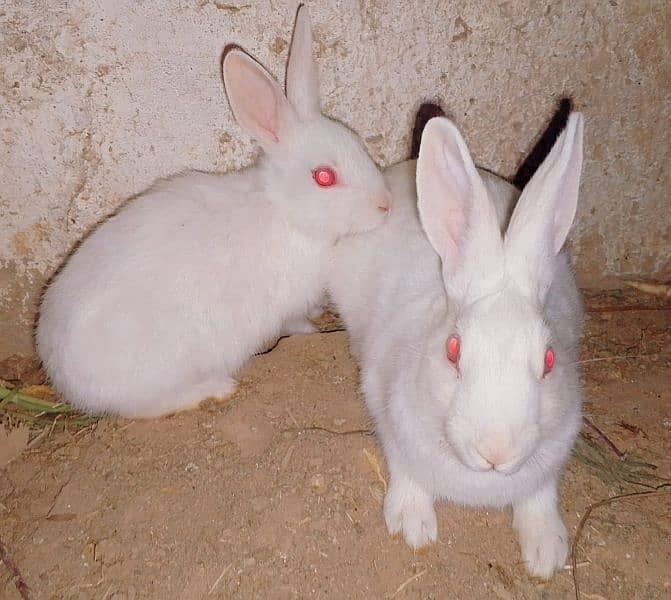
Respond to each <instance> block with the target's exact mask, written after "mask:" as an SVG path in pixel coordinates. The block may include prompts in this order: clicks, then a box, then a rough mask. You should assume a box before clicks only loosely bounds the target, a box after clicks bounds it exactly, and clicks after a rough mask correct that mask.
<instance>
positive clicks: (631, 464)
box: [573, 432, 669, 488]
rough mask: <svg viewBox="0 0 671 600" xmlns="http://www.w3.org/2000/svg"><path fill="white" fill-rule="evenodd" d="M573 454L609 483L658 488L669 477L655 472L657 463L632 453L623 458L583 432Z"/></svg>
mask: <svg viewBox="0 0 671 600" xmlns="http://www.w3.org/2000/svg"><path fill="white" fill-rule="evenodd" d="M573 456H574V457H575V458H576V459H577V460H579V461H580V462H581V463H583V464H584V465H587V466H588V467H590V468H591V469H593V470H594V472H595V475H596V476H597V477H598V478H599V479H601V481H603V482H604V483H605V484H607V485H619V486H621V485H623V484H627V483H629V484H634V485H640V486H643V487H647V488H656V487H657V486H659V485H660V484H665V483H668V481H669V480H668V479H665V478H664V477H660V476H659V475H657V474H656V473H655V470H656V469H657V466H656V465H653V464H650V463H647V462H644V461H642V460H638V459H637V458H635V457H634V456H632V455H630V454H626V455H624V456H623V457H622V458H620V457H619V456H616V455H615V454H613V453H612V452H611V450H610V448H609V450H608V451H606V450H605V449H604V448H603V447H602V446H601V445H600V444H598V443H597V442H596V441H595V440H593V439H592V438H591V437H589V436H588V435H587V434H585V433H584V432H581V433H580V435H579V436H578V439H577V440H576V443H575V446H574V447H573Z"/></svg>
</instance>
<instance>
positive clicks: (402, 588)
mask: <svg viewBox="0 0 671 600" xmlns="http://www.w3.org/2000/svg"><path fill="white" fill-rule="evenodd" d="M427 571H428V569H424V570H422V571H420V572H419V573H415V574H414V575H413V576H412V577H408V578H407V579H406V580H405V581H404V582H403V583H402V584H401V585H399V586H398V587H397V588H396V591H395V592H394V593H393V594H392V595H391V596H389V599H390V600H391V598H395V597H396V596H398V595H399V594H400V593H401V592H402V591H403V590H404V589H405V588H407V587H408V586H409V585H410V584H411V583H412V582H413V581H415V580H417V579H419V578H420V577H421V576H422V575H424V573H426V572H427Z"/></svg>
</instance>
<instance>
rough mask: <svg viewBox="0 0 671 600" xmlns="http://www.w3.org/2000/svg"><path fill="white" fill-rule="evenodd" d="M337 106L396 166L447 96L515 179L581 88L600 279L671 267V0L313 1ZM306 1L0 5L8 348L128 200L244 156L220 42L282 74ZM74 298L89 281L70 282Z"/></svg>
mask: <svg viewBox="0 0 671 600" xmlns="http://www.w3.org/2000/svg"><path fill="white" fill-rule="evenodd" d="M308 4H309V6H310V9H311V12H312V18H313V22H314V24H315V35H316V51H317V53H318V57H319V58H318V61H319V68H320V72H321V77H322V86H321V87H322V94H323V98H324V107H325V110H326V112H327V113H328V114H331V115H333V116H335V117H337V118H339V119H341V120H342V121H344V122H346V123H347V124H349V125H350V126H351V127H352V128H353V129H355V130H356V131H357V132H359V133H360V134H361V136H362V137H363V138H364V139H365V141H366V143H367V145H368V147H369V149H370V151H371V153H372V155H373V156H374V158H375V159H376V160H378V161H379V162H380V163H381V164H383V165H388V164H391V163H393V162H395V161H398V160H400V159H403V158H404V157H405V154H406V152H407V148H408V134H409V128H410V125H411V121H412V118H413V112H414V110H415V108H416V106H417V104H418V103H419V101H420V100H422V99H426V98H440V99H442V100H443V101H444V104H445V106H447V107H448V108H449V110H450V111H451V113H452V115H453V116H454V117H455V118H456V120H457V122H458V124H459V125H460V127H461V128H462V130H463V131H464V133H465V135H466V137H467V140H468V142H469V144H470V147H471V149H472V151H473V153H474V155H475V157H476V159H477V162H478V163H479V164H481V165H483V166H486V167H488V168H490V169H492V170H494V171H496V172H498V173H501V174H503V175H507V176H509V175H511V174H512V173H513V172H514V170H515V166H516V165H517V164H518V163H519V161H520V160H521V158H522V157H523V156H524V154H525V152H526V151H527V150H528V149H529V148H530V147H531V145H532V143H533V141H534V139H535V136H536V135H537V134H538V133H539V131H540V129H541V128H542V126H543V124H544V122H545V121H546V119H547V118H548V117H549V115H550V114H551V112H552V110H553V107H554V104H555V101H556V98H557V97H558V96H559V95H561V94H564V93H571V94H573V95H574V96H575V99H576V101H577V105H578V107H579V108H580V109H581V110H583V111H584V112H585V113H586V116H587V149H586V150H587V157H588V158H587V163H586V167H585V176H584V185H583V194H582V200H581V204H580V208H579V215H578V221H577V226H576V227H575V231H574V240H575V243H574V250H575V252H576V254H577V263H578V269H579V272H580V274H581V275H582V276H583V277H584V278H585V280H588V281H590V282H598V281H605V280H607V279H608V278H612V277H620V276H625V275H634V274H636V275H639V274H641V275H644V276H649V277H663V278H667V277H669V276H670V275H671V265H670V254H669V240H671V216H670V212H671V207H670V199H669V192H670V189H671V185H670V177H669V170H668V169H667V170H665V169H664V167H665V166H666V165H667V164H668V163H669V158H670V156H669V154H670V150H669V141H668V131H669V129H670V126H671V114H670V113H671V102H670V93H671V92H670V89H671V50H670V42H669V40H670V39H671V8H670V6H671V5H670V4H669V2H668V1H667V0H656V1H635V0H610V1H608V2H607V1H599V0H593V1H591V2H585V1H575V0H574V1H569V0H565V1H562V2H537V1H535V0H510V1H500V0H497V1H494V0H489V1H476V0H461V1H459V0H454V1H449V2H447V1H443V2H420V1H416V2H410V1H408V0H387V1H383V0H377V1H366V0H358V1H357V0H338V1H328V0H315V1H309V2H308ZM295 8H296V3H295V2H284V1H280V0H275V1H273V0H269V1H256V0H191V1H186V0H183V1H179V2H159V1H154V2H149V1H138V0H107V1H105V0H90V1H88V2H85V1H82V0H79V1H70V2H53V1H52V2H47V1H46V0H43V1H40V2H28V1H26V0H5V1H4V2H3V4H2V6H0V56H1V57H2V58H1V59H0V99H1V102H2V104H1V105H0V111H1V112H0V118H1V123H0V135H1V136H2V146H1V147H0V153H1V154H0V155H1V156H2V160H1V163H0V184H1V185H0V216H1V219H0V356H2V355H4V354H7V353H9V352H13V351H28V350H30V326H31V324H32V321H33V318H34V311H35V305H36V301H37V297H38V294H39V291H40V289H41V288H42V286H43V284H44V281H45V279H46V278H47V277H49V276H50V275H51V274H52V273H53V271H54V269H55V268H56V267H57V266H58V265H59V263H60V262H61V261H62V259H63V257H64V256H65V255H66V253H67V252H68V251H69V250H70V249H71V248H72V246H73V244H74V243H75V242H76V240H77V239H78V238H80V237H81V235H82V234H83V233H85V232H86V231H87V230H88V229H89V228H90V227H91V226H92V225H93V224H94V223H96V222H98V221H100V220H101V219H103V218H104V217H105V216H106V215H108V214H109V213H110V212H112V211H113V210H114V208H115V207H117V206H118V205H119V204H120V202H122V201H123V200H124V199H125V198H127V197H129V196H131V195H133V194H136V193H138V192H140V191H142V190H143V189H144V188H146V187H147V186H148V185H149V184H150V183H151V182H152V181H153V180H154V179H156V178H157V177H162V176H166V175H169V174H171V173H174V172H176V171H179V170H183V169H191V168H195V169H205V170H226V169H231V168H236V167H240V166H242V165H244V164H246V163H248V162H249V161H250V160H251V159H252V157H253V155H254V147H253V145H252V143H251V142H250V140H249V139H248V138H247V137H246V136H245V135H244V134H242V133H241V131H240V130H239V129H238V127H237V126H236V124H235V123H234V122H233V120H232V117H231V113H230V110H229V109H228V106H227V103H226V99H225V95H224V92H223V87H222V82H221V75H220V68H219V57H220V53H221V50H222V48H223V47H224V45H225V44H226V43H229V42H233V41H234V42H237V43H239V44H240V45H242V46H243V47H245V48H246V49H247V50H248V51H249V52H251V53H252V54H253V55H254V56H256V57H257V58H258V59H259V60H260V61H261V62H262V63H263V64H264V65H266V66H267V67H268V68H269V69H270V70H271V71H272V72H273V73H274V74H275V75H276V76H278V77H279V78H280V79H281V78H282V77H283V74H284V64H285V59H286V55H287V50H288V43H289V40H290V32H291V28H292V23H293V18H294V14H295ZM73 301H76V297H75V298H73Z"/></svg>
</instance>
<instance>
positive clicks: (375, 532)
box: [0, 292, 671, 600]
mask: <svg viewBox="0 0 671 600" xmlns="http://www.w3.org/2000/svg"><path fill="white" fill-rule="evenodd" d="M588 306H589V307H590V313H589V321H588V324H587V332H586V333H587V335H586V343H585V346H584V349H583V352H582V356H583V360H587V361H589V362H585V363H584V364H583V375H584V382H585V397H586V399H587V402H586V406H585V412H586V414H587V415H588V416H589V418H590V419H591V421H592V422H593V423H594V424H595V425H596V426H597V427H598V428H599V429H600V430H601V431H603V432H604V434H605V435H606V436H607V437H608V438H609V439H610V440H611V441H612V443H613V444H614V445H615V446H617V448H618V449H619V450H620V451H622V452H624V453H626V459H625V460H619V459H618V457H617V456H616V453H615V451H614V450H612V449H611V448H610V447H609V446H608V445H607V443H606V442H605V441H603V440H602V439H601V438H600V437H599V435H598V433H596V432H595V431H594V430H593V429H590V428H586V429H585V432H586V434H587V435H588V436H589V440H591V441H587V440H585V439H583V440H582V441H581V444H580V446H579V447H578V452H577V455H576V456H574V458H573V459H572V460H571V462H570V464H569V466H568V469H567V471H566V474H565V477H564V481H563V485H562V497H563V508H564V512H565V515H566V519H567V522H568V525H569V528H570V529H571V531H572V533H573V534H575V531H576V527H577V525H578V523H579V521H580V518H581V517H582V516H583V515H584V514H585V511H586V509H587V507H588V506H589V505H591V504H593V503H595V502H597V501H599V500H601V499H604V498H608V497H610V496H614V495H616V494H621V493H626V492H637V491H644V490H646V489H649V488H646V487H645V486H644V485H641V484H640V483H638V484H637V483H633V482H634V481H639V482H641V483H644V484H647V485H648V486H656V485H659V484H661V483H663V481H662V479H663V478H664V477H671V310H669V304H668V303H667V304H666V305H663V304H662V303H661V301H657V300H653V299H651V298H650V297H647V296H642V295H640V294H638V293H634V292H627V293H610V294H606V295H603V294H602V295H591V296H590V297H589V298H588ZM328 326H332V323H331V322H325V327H328ZM613 357H627V358H613ZM594 359H597V360H594ZM368 427H369V422H368V420H367V415H366V413H365V410H364V408H363V404H362V401H361V398H360V396H359V394H358V390H357V369H356V366H355V364H354V363H353V361H352V359H351V358H350V356H349V354H348V351H347V338H346V334H345V333H344V332H332V333H322V334H315V335H311V336H298V337H292V338H287V339H284V340H282V341H281V342H280V343H279V345H278V346H277V347H276V348H275V349H274V350H273V351H271V352H269V353H268V354H265V355H262V356H259V357H256V358H255V359H254V360H253V361H252V362H251V364H250V365H249V366H248V368H247V369H246V370H245V371H244V373H243V374H242V377H241V385H240V389H239V391H238V392H237V393H236V394H235V395H234V396H233V397H232V398H230V399H229V400H228V401H226V402H223V403H214V402H209V403H206V404H205V405H204V406H203V407H202V408H201V409H200V410H197V411H193V412H190V413H185V414H179V415H176V416H172V417H168V418H164V419H160V420H156V421H148V422H143V421H124V420H116V419H103V420H101V421H99V422H98V423H97V424H95V425H93V426H90V427H87V428H85V429H80V430H78V431H72V432H70V433H68V432H58V431H57V430H56V429H54V431H53V432H52V433H51V434H49V433H48V432H46V433H45V434H43V435H42V436H41V438H39V439H38V440H37V441H36V442H35V443H33V445H32V446H31V447H29V448H28V449H27V450H25V451H24V452H23V454H22V455H21V456H19V457H18V458H16V459H15V460H13V461H12V462H10V463H9V464H8V465H6V467H5V468H4V470H2V469H0V537H1V538H2V541H3V542H4V544H5V545H6V551H7V553H8V555H9V556H10V557H11V558H12V559H13V561H14V563H15V564H16V566H17V567H18V568H19V569H20V571H21V573H22V575H23V578H24V579H25V581H26V582H27V584H28V585H29V586H30V589H31V597H34V598H40V599H41V598H45V599H46V598H49V599H51V598H53V599H61V598H62V599H70V598H82V599H88V598H96V599H105V600H110V599H114V600H122V599H127V600H130V599H139V598H152V599H173V598H178V599H182V598H183V599H187V600H188V599H191V598H193V599H199V598H210V597H211V598H264V599H265V598H268V599H274V598H392V597H395V598H418V599H425V600H428V599H430V598H447V599H469V600H470V599H474V600H478V599H490V598H495V599H503V600H508V599H518V598H519V599H527V598H528V599H553V598H572V597H574V593H575V592H574V582H573V576H572V570H571V569H570V568H569V567H567V568H565V569H564V570H563V571H561V572H560V573H558V574H557V576H556V577H555V578H554V579H553V580H552V581H550V582H542V581H539V580H534V579H533V578H531V577H530V576H528V575H527V574H526V572H525V570H524V567H523V565H522V564H521V563H520V554H519V550H518V547H517V543H516V540H515V537H514V535H513V532H512V530H511V526H510V514H509V513H508V512H498V511H485V510H473V509H465V508H460V507H457V506H452V505H447V504H446V505H442V506H440V508H439V511H438V515H439V535H440V540H439V542H438V543H437V544H435V545H433V546H431V547H429V548H427V549H425V550H423V551H421V552H417V553H415V552H413V551H412V550H411V549H410V548H408V547H407V546H406V545H405V544H404V543H403V541H402V540H401V539H398V538H392V537H390V536H389V535H388V534H387V531H386V529H385V526H384V521H383V518H382V498H383V494H384V486H385V481H384V477H385V476H386V474H385V470H384V462H383V460H382V453H381V451H380V449H379V448H378V446H377V445H376V441H375V437H374V436H373V435H370V434H368V433H365V432H363V433H362V432H361V431H359V430H362V429H364V430H365V429H367V428H368ZM320 428H323V429H320ZM352 430H354V431H352ZM334 432H341V433H334ZM342 432H349V433H342ZM33 435H35V434H33ZM636 461H643V462H645V463H650V464H652V465H655V466H656V469H653V468H652V466H648V467H646V466H644V465H643V466H642V465H640V464H638V463H637V462H636ZM576 558H577V564H578V568H577V571H578V575H579V580H580V589H581V592H582V593H581V597H582V598H583V599H585V600H603V599H608V600H611V599H619V598H622V599H624V598H626V599H631V598H641V599H653V598H671V569H670V567H671V494H662V493H658V494H652V495H649V496H636V497H632V498H629V499H624V500H621V501H617V502H613V503H611V504H608V505H605V506H602V507H599V508H596V509H595V510H594V511H593V512H592V514H591V516H590V519H589V520H588V522H587V524H586V525H585V527H584V529H583V531H582V535H581V538H580V540H579V543H578V546H577V557H576ZM0 597H2V598H6V599H8V600H9V599H12V600H13V599H17V598H20V596H19V593H18V591H17V589H16V587H15V586H14V583H13V582H12V580H11V576H10V573H9V570H8V569H7V568H6V567H5V566H0Z"/></svg>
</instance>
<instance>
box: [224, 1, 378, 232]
mask: <svg viewBox="0 0 671 600" xmlns="http://www.w3.org/2000/svg"><path fill="white" fill-rule="evenodd" d="M223 75H224V85H225V87H226V92H227V94H228V100H229V103H230V105H231V109H232V110H233V114H234V116H235V118H236V120H237V121H238V123H239V124H240V126H241V127H242V128H243V129H245V130H246V131H247V132H248V133H249V134H250V135H251V136H252V137H253V138H255V139H256V140H257V141H258V143H259V144H260V145H261V146H262V148H263V149H264V151H265V154H266V156H265V157H264V159H263V161H262V165H261V174H262V181H261V185H262V186H263V187H264V192H265V194H266V195H267V197H268V198H269V199H270V200H271V201H273V202H274V203H276V204H277V205H279V206H280V209H281V211H282V214H284V215H286V217H287V218H288V219H289V221H290V222H291V223H292V225H294V226H295V227H298V228H299V229H300V230H301V231H302V232H304V233H305V234H307V235H310V236H313V237H319V238H325V239H327V240H333V241H335V240H337V239H338V238H340V237H342V236H345V235H348V234H354V233H360V232H364V231H368V230H370V229H373V228H375V227H377V226H378V225H380V224H381V223H382V222H383V221H384V219H385V216H386V214H387V212H388V211H389V209H390V208H391V195H390V193H389V191H388V189H387V187H386V185H385V183H384V180H383V178H382V175H381V173H380V171H379V170H378V168H377V167H376V165H375V164H374V163H373V161H372V160H371V158H370V157H369V156H368V154H367V152H366V150H365V148H364V147H363V144H362V143H361V140H360V139H359V137H358V136H357V135H355V134H354V133H353V132H352V131H350V130H349V129H347V128H346V127H345V126H344V125H342V124H340V123H337V122H335V121H333V120H331V119H329V118H327V117H325V116H323V115H322V113H321V106H320V100H319V79H318V73H317V65H316V63H315V61H314V58H313V56H312V30H311V25H310V17H309V14H308V11H307V9H306V8H305V7H304V6H301V7H299V9H298V14H297V17H296V26H295V29H294V35H293V40H292V44H291V50H290V55H289V62H288V64H287V74H286V90H287V93H286V96H285V94H284V93H283V92H282V90H281V89H280V87H279V85H278V84H277V82H276V81H275V80H274V79H273V78H272V77H271V75H270V74H269V73H268V72H267V71H266V70H265V69H264V68H263V67H262V66H261V65H260V64H259V63H257V62H256V61H255V60H254V59H253V58H251V57H250V56H249V55H247V54H246V53H245V52H243V51H242V50H240V49H238V48H234V49H232V50H229V51H228V52H227V53H226V55H225V57H224V60H223Z"/></svg>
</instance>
